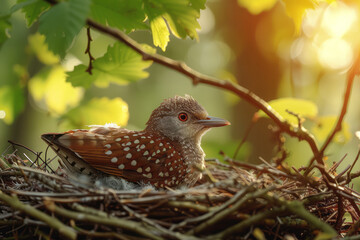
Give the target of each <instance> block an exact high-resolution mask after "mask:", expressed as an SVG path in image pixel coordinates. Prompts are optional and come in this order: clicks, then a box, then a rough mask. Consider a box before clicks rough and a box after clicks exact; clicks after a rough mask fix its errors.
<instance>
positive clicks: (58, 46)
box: [39, 0, 90, 57]
mask: <svg viewBox="0 0 360 240" xmlns="http://www.w3.org/2000/svg"><path fill="white" fill-rule="evenodd" d="M89 10H90V0H69V1H68V2H60V3H58V4H56V5H55V6H53V7H52V8H51V9H50V10H49V11H47V12H45V13H44V14H42V15H41V16H40V20H39V22H40V26H39V32H40V33H41V34H44V35H45V37H46V42H47V44H48V46H49V49H50V50H51V51H52V52H54V53H55V54H58V55H60V56H61V57H63V56H64V55H65V52H66V50H67V49H68V48H69V47H70V45H71V43H72V42H73V40H74V38H75V36H76V35H77V34H78V33H79V32H80V30H81V28H82V27H83V26H84V25H85V21H86V18H87V14H88V12H89Z"/></svg>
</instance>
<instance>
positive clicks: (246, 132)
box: [233, 120, 255, 159]
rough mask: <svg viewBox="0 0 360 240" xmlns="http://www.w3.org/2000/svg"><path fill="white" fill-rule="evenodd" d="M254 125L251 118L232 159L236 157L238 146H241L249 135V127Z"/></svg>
mask: <svg viewBox="0 0 360 240" xmlns="http://www.w3.org/2000/svg"><path fill="white" fill-rule="evenodd" d="M254 125H255V122H254V120H251V122H250V124H249V126H248V127H247V128H246V131H245V134H244V137H243V138H242V139H241V142H240V143H239V145H238V146H237V147H236V150H235V153H234V156H233V159H236V157H237V155H238V153H239V150H240V148H241V147H242V145H244V143H245V142H246V140H247V138H248V137H249V135H250V132H251V129H252V128H253V126H254Z"/></svg>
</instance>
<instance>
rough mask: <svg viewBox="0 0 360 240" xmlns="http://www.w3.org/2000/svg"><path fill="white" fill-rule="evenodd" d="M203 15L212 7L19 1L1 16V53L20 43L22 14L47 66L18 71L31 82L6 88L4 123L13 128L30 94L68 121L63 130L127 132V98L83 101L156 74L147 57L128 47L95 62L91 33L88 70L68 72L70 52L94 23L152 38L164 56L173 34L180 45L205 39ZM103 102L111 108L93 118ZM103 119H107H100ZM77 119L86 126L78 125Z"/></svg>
mask: <svg viewBox="0 0 360 240" xmlns="http://www.w3.org/2000/svg"><path fill="white" fill-rule="evenodd" d="M204 8H205V0H132V1H128V0H118V1H112V0H66V1H52V0H49V1H45V0H17V2H16V4H14V5H12V6H10V7H7V8H4V9H5V10H3V11H0V47H1V46H2V45H3V44H5V43H6V42H8V41H13V36H12V29H11V28H12V24H11V17H12V16H13V15H14V14H15V13H18V12H21V13H22V14H23V16H24V19H25V20H26V25H27V27H29V28H30V29H31V32H35V33H34V34H32V35H30V36H29V37H28V49H29V50H30V51H29V55H30V56H29V57H30V59H32V58H36V59H37V60H38V61H39V62H41V63H42V64H43V67H42V68H40V69H39V70H38V71H37V72H35V73H31V74H30V73H29V72H31V69H30V66H31V61H32V60H30V61H27V62H26V63H25V65H19V66H18V68H19V69H20V70H21V71H19V72H20V73H19V77H23V78H24V81H22V82H20V80H19V82H18V83H11V84H10V85H5V86H1V85H0V99H3V101H1V103H0V109H1V110H2V111H3V112H4V113H6V114H5V117H4V121H5V123H7V124H11V123H12V122H13V121H14V119H15V117H16V116H17V115H18V114H19V113H20V112H21V111H22V110H23V109H24V106H25V97H24V95H25V94H26V90H28V91H29V93H30V95H31V96H32V98H33V99H34V101H35V103H36V104H37V106H38V107H40V108H41V109H44V110H45V111H47V112H49V113H50V114H51V115H52V116H55V117H58V118H59V119H62V120H63V121H64V124H62V126H67V127H69V128H80V127H84V125H87V124H90V122H93V120H94V119H96V120H98V122H97V124H105V123H106V122H115V123H118V124H121V125H126V123H127V119H128V109H127V104H126V103H125V102H124V101H123V100H122V99H113V100H111V99H104V98H98V99H90V100H87V101H84V100H83V98H84V92H85V93H86V91H85V89H86V88H89V87H91V86H93V85H94V86H96V87H102V88H103V87H108V86H109V85H110V84H118V85H126V84H129V83H131V82H134V81H138V80H140V79H144V78H146V77H148V75H149V74H148V72H146V71H145V69H146V68H148V67H149V66H150V65H151V64H152V61H144V60H143V59H142V56H141V55H139V54H138V53H136V52H135V51H133V50H132V49H131V48H129V47H127V46H126V45H125V44H122V43H115V44H113V45H109V46H108V47H107V50H106V52H105V53H104V54H103V56H100V57H97V58H93V57H92V55H91V42H92V36H91V34H93V35H94V34H95V32H89V33H88V36H87V38H88V48H87V49H86V53H87V54H88V55H89V58H90V59H89V63H80V64H79V65H77V66H75V68H73V70H71V68H70V71H69V68H67V67H65V66H66V64H65V63H66V62H68V61H70V60H74V59H73V58H74V57H72V56H71V55H69V53H70V52H71V50H72V47H73V45H74V42H75V41H76V39H77V38H78V37H79V35H81V34H82V33H83V32H84V31H83V29H84V28H86V27H87V20H88V19H92V20H93V21H96V22H98V23H100V24H104V25H106V26H110V27H113V28H116V29H119V30H121V31H124V32H125V33H130V32H134V31H139V30H145V31H149V32H151V36H152V38H153V44H154V46H155V47H159V48H160V49H162V50H163V51H165V50H166V47H167V45H168V42H169V41H170V33H171V34H173V35H174V36H176V37H178V38H183V39H184V38H186V37H190V38H192V39H198V35H197V31H196V30H197V29H199V28H200V25H199V23H198V22H197V20H198V18H199V17H200V9H204ZM95 41H96V40H95ZM143 47H144V49H147V51H149V52H150V53H154V52H155V49H154V48H152V47H150V46H147V45H146V46H143ZM84 50H85V46H84ZM69 58H70V60H69ZM77 61H78V60H77ZM24 83H25V84H24ZM15 99H16V101H15ZM104 102H106V104H108V105H107V106H108V108H107V109H106V110H104V109H101V108H96V107H94V109H93V110H91V111H88V109H89V106H97V105H99V104H103V103H104ZM75 110H77V111H75ZM104 111H105V112H107V113H105V112H104ZM100 113H101V114H100ZM118 113H120V114H118ZM79 114H80V115H79ZM81 114H87V115H81ZM99 115H100V116H103V117H102V118H101V119H99V118H98V117H97V116H99ZM77 117H78V118H79V119H83V121H74V119H75V118H77ZM91 119H92V120H91ZM87 120H89V121H87ZM90 120H91V121H90Z"/></svg>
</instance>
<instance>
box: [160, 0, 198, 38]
mask: <svg viewBox="0 0 360 240" xmlns="http://www.w3.org/2000/svg"><path fill="white" fill-rule="evenodd" d="M160 2H162V3H163V7H164V9H165V11H166V13H167V14H165V16H164V17H165V19H166V21H167V22H168V23H169V26H170V29H171V31H172V33H173V34H174V35H175V36H177V37H179V38H185V37H186V36H189V37H190V38H192V39H194V38H196V39H197V38H198V35H197V32H196V29H200V24H199V23H198V22H197V19H198V18H199V17H200V14H199V12H198V11H196V10H195V9H194V8H192V7H191V6H190V5H189V4H188V3H187V1H184V0H160Z"/></svg>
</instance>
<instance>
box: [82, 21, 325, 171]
mask: <svg viewBox="0 0 360 240" xmlns="http://www.w3.org/2000/svg"><path fill="white" fill-rule="evenodd" d="M87 24H88V25H89V26H90V27H92V28H94V29H96V30H98V31H100V32H102V33H105V34H106V35H110V36H112V37H114V38H115V39H117V40H119V41H121V42H123V43H124V44H125V45H127V46H128V47H130V48H132V49H133V50H134V51H136V52H137V53H139V54H140V55H141V56H142V58H143V59H144V60H152V61H154V62H156V63H158V64H161V65H163V66H165V67H168V68H170V69H173V70H175V71H177V72H179V73H182V74H184V75H186V76H188V77H189V78H191V79H192V82H193V84H194V85H197V84H199V83H202V84H206V85H210V86H214V87H217V88H221V89H225V90H227V91H230V92H233V93H235V94H236V95H238V96H239V97H240V98H242V99H244V100H245V101H247V102H248V103H250V104H251V105H253V106H254V107H256V108H258V109H261V110H262V111H263V112H264V113H265V114H266V115H267V116H269V117H270V118H271V119H272V120H273V121H274V122H275V124H276V125H277V126H278V127H279V128H280V129H281V130H282V131H283V132H286V133H287V134H289V135H290V136H292V137H296V138H298V139H299V140H300V141H301V140H304V141H306V142H307V143H308V144H309V146H310V148H311V150H312V152H313V154H314V157H315V159H316V161H317V162H318V164H320V165H324V162H323V159H322V155H321V154H320V152H319V149H318V147H317V145H316V142H315V140H314V137H313V135H312V134H310V133H309V132H308V131H307V130H306V129H305V128H303V127H301V128H294V127H293V126H292V125H291V124H290V123H289V122H287V121H286V120H284V119H283V118H282V117H281V115H280V114H279V113H277V112H276V111H275V110H274V109H273V108H272V107H271V106H270V105H269V104H268V103H267V102H266V101H264V100H263V99H262V98H260V97H258V96H257V95H256V94H254V93H253V92H251V91H250V90H248V89H246V88H244V87H242V86H240V85H238V84H235V83H232V82H230V81H225V80H220V79H217V78H214V77H210V76H207V75H205V74H202V73H200V72H197V71H195V70H194V69H192V68H190V67H189V66H187V65H186V64H185V63H184V62H179V61H175V60H173V59H171V58H168V57H165V56H162V55H159V54H150V53H147V52H146V51H144V50H143V49H142V47H141V45H140V44H139V43H137V42H136V41H134V40H133V39H132V38H130V37H129V36H127V35H126V34H124V33H123V32H121V31H118V30H116V29H114V28H110V27H107V26H105V25H102V24H100V23H97V22H95V21H93V20H91V19H87ZM323 173H324V172H323Z"/></svg>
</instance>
